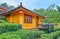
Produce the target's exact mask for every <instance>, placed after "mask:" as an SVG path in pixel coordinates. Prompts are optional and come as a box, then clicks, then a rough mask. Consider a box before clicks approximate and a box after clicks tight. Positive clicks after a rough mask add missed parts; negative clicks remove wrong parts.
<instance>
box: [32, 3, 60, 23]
mask: <svg viewBox="0 0 60 39" xmlns="http://www.w3.org/2000/svg"><path fill="white" fill-rule="evenodd" d="M54 6H55V7H56V5H55V4H53V5H52V6H50V8H49V7H48V8H47V9H44V8H40V9H34V10H33V11H34V12H36V13H37V14H40V15H42V16H45V17H46V18H45V20H41V21H42V22H43V23H60V12H58V10H59V8H57V10H55V9H54Z"/></svg>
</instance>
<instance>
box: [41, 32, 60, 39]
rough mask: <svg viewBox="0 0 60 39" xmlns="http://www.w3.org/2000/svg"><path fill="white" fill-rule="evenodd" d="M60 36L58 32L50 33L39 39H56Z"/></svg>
mask: <svg viewBox="0 0 60 39" xmlns="http://www.w3.org/2000/svg"><path fill="white" fill-rule="evenodd" d="M58 36H60V31H56V32H52V33H50V34H43V35H41V39H57V37H58Z"/></svg>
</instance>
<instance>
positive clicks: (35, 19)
mask: <svg viewBox="0 0 60 39" xmlns="http://www.w3.org/2000/svg"><path fill="white" fill-rule="evenodd" d="M0 15H3V16H5V18H6V20H7V22H12V23H16V24H22V28H23V29H31V28H36V27H38V26H39V24H40V19H44V18H45V17H43V16H41V15H39V14H37V13H35V12H32V11H30V10H28V9H27V8H25V7H23V5H22V3H20V6H19V7H17V8H15V9H12V10H10V11H6V12H3V13H0Z"/></svg>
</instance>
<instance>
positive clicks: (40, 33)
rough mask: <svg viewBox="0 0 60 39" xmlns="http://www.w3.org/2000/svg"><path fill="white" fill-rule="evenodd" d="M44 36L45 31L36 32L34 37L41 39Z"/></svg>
mask: <svg viewBox="0 0 60 39" xmlns="http://www.w3.org/2000/svg"><path fill="white" fill-rule="evenodd" d="M42 34H44V32H43V31H34V37H35V38H39V37H40V36H41V35H42Z"/></svg>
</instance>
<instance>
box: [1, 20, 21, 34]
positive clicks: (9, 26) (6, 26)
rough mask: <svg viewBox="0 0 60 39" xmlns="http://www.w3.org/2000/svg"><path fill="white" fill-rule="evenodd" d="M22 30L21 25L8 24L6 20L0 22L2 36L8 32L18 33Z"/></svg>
mask: <svg viewBox="0 0 60 39" xmlns="http://www.w3.org/2000/svg"><path fill="white" fill-rule="evenodd" d="M19 29H22V25H21V24H14V23H7V22H6V21H4V20H0V34H1V33H4V32H8V31H16V30H19Z"/></svg>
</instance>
